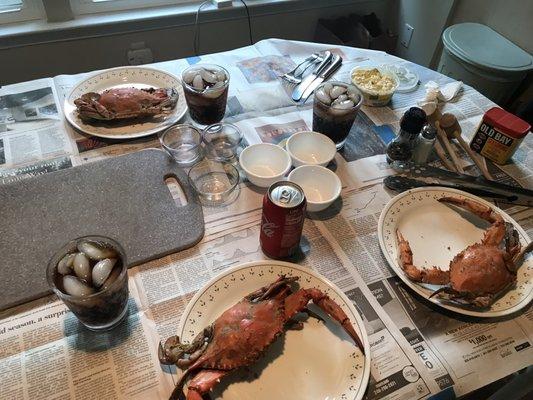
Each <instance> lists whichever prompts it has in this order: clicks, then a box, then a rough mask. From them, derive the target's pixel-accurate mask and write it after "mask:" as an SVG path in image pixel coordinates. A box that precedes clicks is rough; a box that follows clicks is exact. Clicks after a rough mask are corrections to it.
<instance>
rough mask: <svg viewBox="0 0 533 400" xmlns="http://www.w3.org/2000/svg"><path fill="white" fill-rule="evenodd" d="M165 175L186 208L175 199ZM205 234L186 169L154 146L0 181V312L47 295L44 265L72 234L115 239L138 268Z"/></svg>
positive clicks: (182, 247)
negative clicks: (175, 182)
mask: <svg viewBox="0 0 533 400" xmlns="http://www.w3.org/2000/svg"><path fill="white" fill-rule="evenodd" d="M168 176H174V177H175V178H176V179H177V180H178V182H180V185H181V187H182V189H183V192H184V193H185V195H186V196H187V200H188V204H187V205H185V206H183V207H178V206H177V205H176V203H175V202H174V200H173V199H172V196H171V194H170V191H169V190H168V187H167V186H166V184H165V181H164V180H165V178H166V177H168ZM203 234H204V220H203V214H202V208H201V206H200V205H199V202H198V199H197V196H196V194H195V193H194V192H193V190H192V188H191V187H190V186H189V185H188V183H187V176H186V174H185V173H184V172H183V171H181V170H180V169H179V168H178V167H177V166H176V164H175V163H174V162H173V161H172V160H171V159H170V157H169V156H168V155H167V154H166V153H164V152H163V151H161V150H157V149H149V150H143V151H140V152H137V153H133V154H128V155H124V156H121V157H116V158H112V159H109V160H103V161H98V162H94V163H90V164H86V165H83V166H79V167H73V168H69V169H65V170H61V171H57V172H52V173H49V174H45V175H41V176H38V177H35V178H30V179H26V180H23V181H20V182H15V183H10V184H6V185H0V309H5V308H8V307H11V306H13V305H16V304H20V303H24V302H27V301H29V300H32V299H35V298H38V297H42V296H43V295H45V294H47V293H49V292H50V291H49V289H48V285H47V283H46V276H45V275H46V274H45V272H46V265H47V262H48V260H49V259H50V258H51V257H52V256H53V254H54V253H55V252H56V251H57V250H58V249H59V248H61V247H62V246H63V245H64V244H66V243H67V242H69V241H70V240H72V239H74V238H77V237H80V236H85V235H103V236H108V237H111V238H113V239H115V240H116V241H118V242H119V243H120V244H122V246H123V247H124V250H125V252H126V257H127V262H128V265H129V266H133V265H137V264H141V263H143V262H146V261H148V260H151V259H154V258H158V257H162V256H164V255H166V254H169V253H174V252H176V251H179V250H183V249H185V248H188V247H191V246H193V245H195V244H196V243H198V241H200V239H201V238H202V236H203Z"/></svg>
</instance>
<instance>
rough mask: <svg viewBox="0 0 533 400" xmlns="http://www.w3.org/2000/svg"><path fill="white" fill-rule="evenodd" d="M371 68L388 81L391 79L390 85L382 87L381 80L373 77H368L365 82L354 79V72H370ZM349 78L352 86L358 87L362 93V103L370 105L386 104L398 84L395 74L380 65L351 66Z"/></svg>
mask: <svg viewBox="0 0 533 400" xmlns="http://www.w3.org/2000/svg"><path fill="white" fill-rule="evenodd" d="M373 70H377V71H378V72H379V75H380V76H382V77H384V78H388V79H389V82H390V81H392V84H391V85H390V87H386V88H385V87H382V86H381V85H380V82H381V80H376V79H375V78H372V79H370V78H369V79H368V82H367V83H366V84H362V83H358V82H357V80H356V79H354V74H356V73H357V72H367V73H370V72H371V71H373ZM350 79H351V81H352V83H353V84H354V86H355V87H356V88H357V89H359V91H360V92H361V94H362V95H363V104H364V105H366V106H371V107H383V106H385V105H387V104H388V103H389V102H390V101H391V99H392V95H393V94H394V93H395V92H396V89H397V88H398V86H399V84H400V82H399V80H398V78H397V77H396V75H395V74H393V73H391V72H390V71H387V70H385V69H383V68H381V67H373V66H368V67H367V66H357V67H355V68H353V69H352V70H351V72H350Z"/></svg>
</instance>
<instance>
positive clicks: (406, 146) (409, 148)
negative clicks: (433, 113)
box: [387, 107, 427, 169]
mask: <svg viewBox="0 0 533 400" xmlns="http://www.w3.org/2000/svg"><path fill="white" fill-rule="evenodd" d="M426 122H427V116H426V113H425V112H424V110H422V109H421V108H418V107H411V108H410V109H409V110H407V111H406V112H405V114H404V115H403V117H402V120H401V121H400V132H399V133H398V136H396V138H395V139H394V140H393V141H392V142H390V143H389V145H388V146H387V162H388V163H389V164H391V165H392V167H393V168H399V169H403V168H406V167H408V166H409V163H410V162H411V161H412V158H413V149H414V144H415V142H416V138H417V137H418V134H419V133H420V130H421V129H422V127H423V126H424V125H425V124H426Z"/></svg>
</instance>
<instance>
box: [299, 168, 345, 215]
mask: <svg viewBox="0 0 533 400" xmlns="http://www.w3.org/2000/svg"><path fill="white" fill-rule="evenodd" d="M289 181H291V182H294V183H296V184H297V185H300V187H301V188H302V189H303V191H304V193H305V197H306V198H307V211H310V212H316V211H322V210H324V209H326V208H328V207H329V206H330V205H331V203H333V202H334V201H335V200H336V199H337V197H339V195H340V194H341V188H342V184H341V180H340V179H339V177H338V176H337V175H336V174H335V172H333V171H331V170H329V169H327V168H325V167H321V166H319V165H303V166H301V167H298V168H296V169H295V170H293V171H292V172H291V173H290V174H289Z"/></svg>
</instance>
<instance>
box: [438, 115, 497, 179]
mask: <svg viewBox="0 0 533 400" xmlns="http://www.w3.org/2000/svg"><path fill="white" fill-rule="evenodd" d="M439 125H440V128H441V129H442V130H443V131H444V132H445V133H446V136H447V137H448V138H449V139H456V140H457V142H459V144H460V145H461V147H462V148H463V150H464V151H465V152H466V153H467V154H468V155H469V156H470V158H471V159H472V161H474V163H475V164H476V166H477V167H478V168H479V170H480V171H481V173H482V174H483V176H484V177H485V178H487V179H490V180H492V176H491V175H490V173H489V170H488V169H487V165H486V164H485V163H484V159H482V157H481V156H480V155H479V154H477V153H475V152H474V151H473V150H472V149H471V148H470V146H469V145H468V143H466V142H465V140H464V139H463V136H462V135H461V125H459V121H457V118H456V117H455V115H453V114H450V113H445V114H443V115H442V117H441V118H440V121H439Z"/></svg>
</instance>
